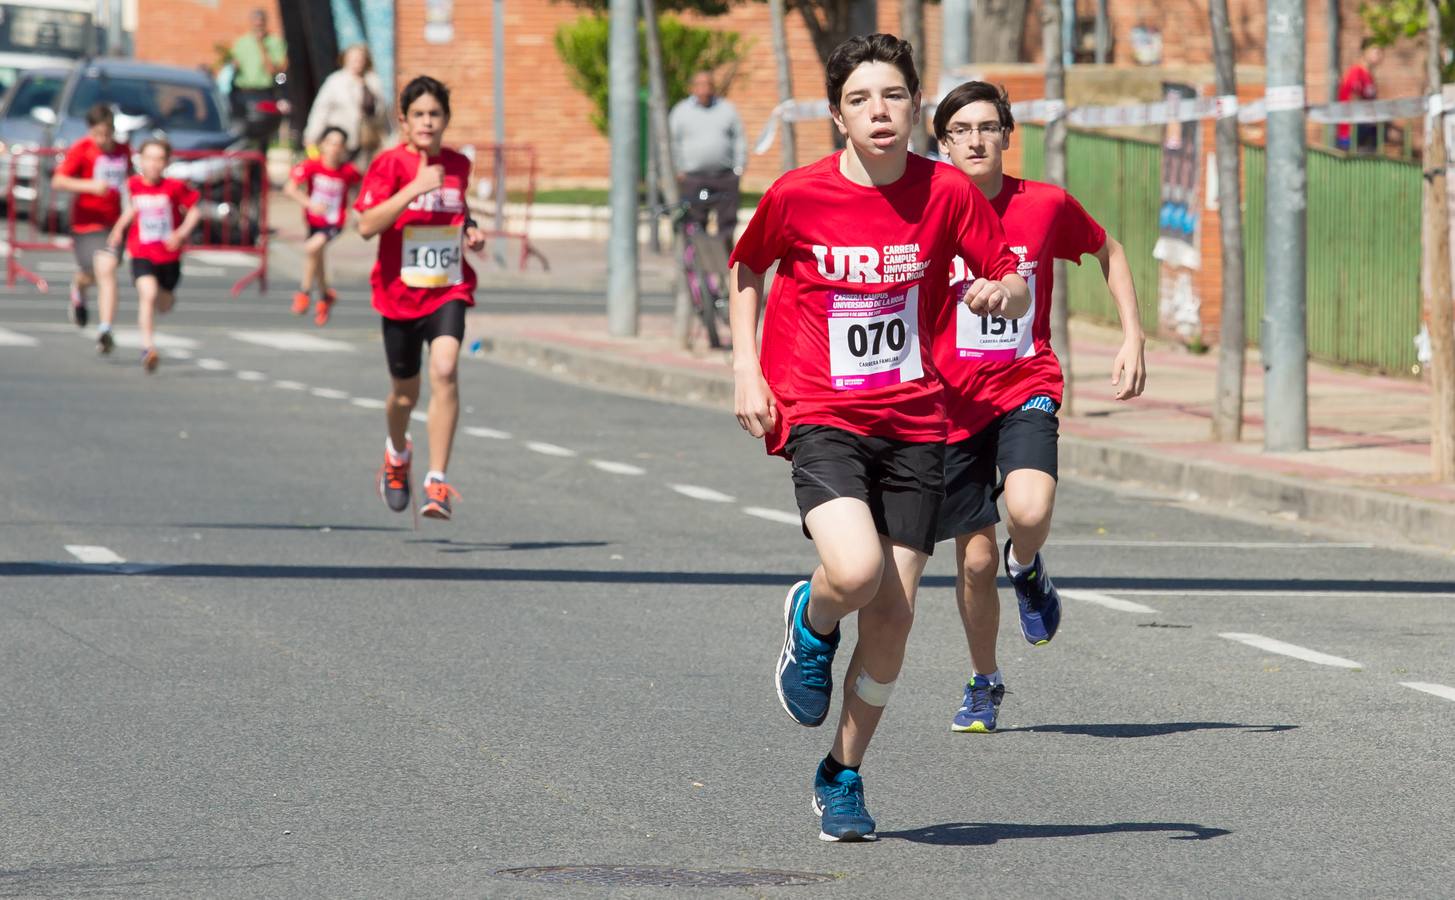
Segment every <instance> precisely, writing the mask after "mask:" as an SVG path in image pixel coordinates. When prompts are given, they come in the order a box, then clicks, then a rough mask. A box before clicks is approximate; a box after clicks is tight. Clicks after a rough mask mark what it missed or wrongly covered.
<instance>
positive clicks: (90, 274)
mask: <svg viewBox="0 0 1455 900" xmlns="http://www.w3.org/2000/svg"><path fill="white" fill-rule="evenodd" d="M130 174H131V148H130V147H128V146H127V145H126V144H123V143H121V142H119V141H117V140H116V128H115V125H114V124H113V123H112V115H111V107H109V106H107V105H106V104H105V103H97V104H96V105H95V106H93V107H91V108H90V109H88V110H87V111H86V136H85V137H83V138H81V139H80V140H79V141H76V143H74V144H72V145H71V149H69V150H67V151H66V156H65V159H63V160H61V164H60V166H59V167H58V168H57V169H56V174H55V175H54V176H53V177H52V178H51V187H52V188H54V189H55V190H57V191H70V192H71V193H73V194H75V195H76V199H75V202H74V204H73V205H72V206H71V246H72V247H73V249H74V251H75V255H76V275H75V277H74V278H73V279H72V280H71V306H70V318H71V321H72V322H73V323H74V324H75V325H76V327H77V328H85V327H86V321H87V319H88V318H89V316H88V314H87V312H86V289H87V288H89V287H90V286H91V285H93V284H94V285H96V294H97V303H98V304H99V305H100V308H101V323H100V327H99V328H98V329H97V333H96V349H97V350H98V351H99V352H101V353H110V352H111V348H112V346H113V342H112V338H111V321H112V320H113V319H114V318H116V267H117V266H118V265H120V263H121V257H120V256H119V255H118V254H116V253H114V252H112V250H111V249H110V248H109V247H108V246H107V243H106V240H107V238H108V237H109V236H110V234H111V226H113V225H115V224H116V220H117V219H120V218H121V189H122V188H123V187H125V186H126V178H127V176H128V175H130Z"/></svg>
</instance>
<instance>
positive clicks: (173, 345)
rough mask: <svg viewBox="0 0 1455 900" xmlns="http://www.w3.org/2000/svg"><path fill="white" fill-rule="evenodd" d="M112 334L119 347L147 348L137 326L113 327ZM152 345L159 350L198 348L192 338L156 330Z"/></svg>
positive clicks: (180, 357) (177, 356)
mask: <svg viewBox="0 0 1455 900" xmlns="http://www.w3.org/2000/svg"><path fill="white" fill-rule="evenodd" d="M111 336H112V337H113V338H115V339H116V346H118V347H125V348H126V349H128V350H144V349H146V348H145V346H144V345H143V343H142V339H141V332H139V331H137V330H136V329H135V328H115V329H112V331H111ZM152 346H153V347H156V348H157V349H158V350H196V349H197V347H198V344H197V342H196V341H194V340H192V339H191V338H187V337H180V336H178V335H175V334H167V333H165V332H161V331H154V332H152ZM171 355H172V356H174V357H176V358H177V359H184V358H186V357H183V356H180V355H179V354H176V353H173V354H171Z"/></svg>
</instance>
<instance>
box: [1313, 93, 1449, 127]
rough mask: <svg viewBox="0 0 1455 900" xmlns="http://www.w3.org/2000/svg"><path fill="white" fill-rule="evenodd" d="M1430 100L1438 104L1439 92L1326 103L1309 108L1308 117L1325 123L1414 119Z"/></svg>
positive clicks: (1423, 111) (1425, 110) (1426, 107)
mask: <svg viewBox="0 0 1455 900" xmlns="http://www.w3.org/2000/svg"><path fill="white" fill-rule="evenodd" d="M1432 102H1433V104H1434V105H1435V106H1439V104H1440V95H1439V94H1431V95H1430V96H1429V97H1402V98H1400V99H1398V100H1354V101H1351V102H1349V103H1329V104H1325V105H1324V106H1315V107H1314V108H1313V109H1310V110H1309V116H1308V117H1309V119H1310V120H1312V121H1314V122H1323V123H1326V124H1337V123H1339V122H1362V123H1368V122H1388V121H1390V120H1392V119H1415V118H1418V117H1420V116H1423V115H1425V114H1426V113H1428V112H1429V110H1430V106H1431V103H1432Z"/></svg>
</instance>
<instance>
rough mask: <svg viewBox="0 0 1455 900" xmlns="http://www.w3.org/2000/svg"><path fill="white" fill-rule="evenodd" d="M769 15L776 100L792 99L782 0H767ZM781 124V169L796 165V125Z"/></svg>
mask: <svg viewBox="0 0 1455 900" xmlns="http://www.w3.org/2000/svg"><path fill="white" fill-rule="evenodd" d="M768 11H769V15H770V16H771V17H772V19H773V60H774V62H775V63H776V64H777V68H778V102H779V103H785V102H787V101H789V100H792V99H793V67H792V62H791V60H789V58H788V28H787V24H786V22H785V21H784V3H783V0H768ZM781 124H782V125H783V128H782V129H781V130H782V136H781V137H780V138H779V141H780V144H779V148H780V150H781V151H782V153H783V171H785V172H786V171H788V170H789V169H793V168H797V166H798V132H797V131H796V126H795V125H794V124H793V123H792V122H789V121H787V120H785V121H783V122H782V123H781Z"/></svg>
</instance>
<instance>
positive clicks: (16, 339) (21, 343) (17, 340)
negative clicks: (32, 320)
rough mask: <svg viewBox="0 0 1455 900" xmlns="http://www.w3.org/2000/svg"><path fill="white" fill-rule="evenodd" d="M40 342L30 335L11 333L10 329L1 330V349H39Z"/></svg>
mask: <svg viewBox="0 0 1455 900" xmlns="http://www.w3.org/2000/svg"><path fill="white" fill-rule="evenodd" d="M38 346H40V341H38V340H36V339H35V338H33V337H31V336H30V335H28V334H21V333H20V332H18V331H11V330H10V329H9V328H0V347H38Z"/></svg>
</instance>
